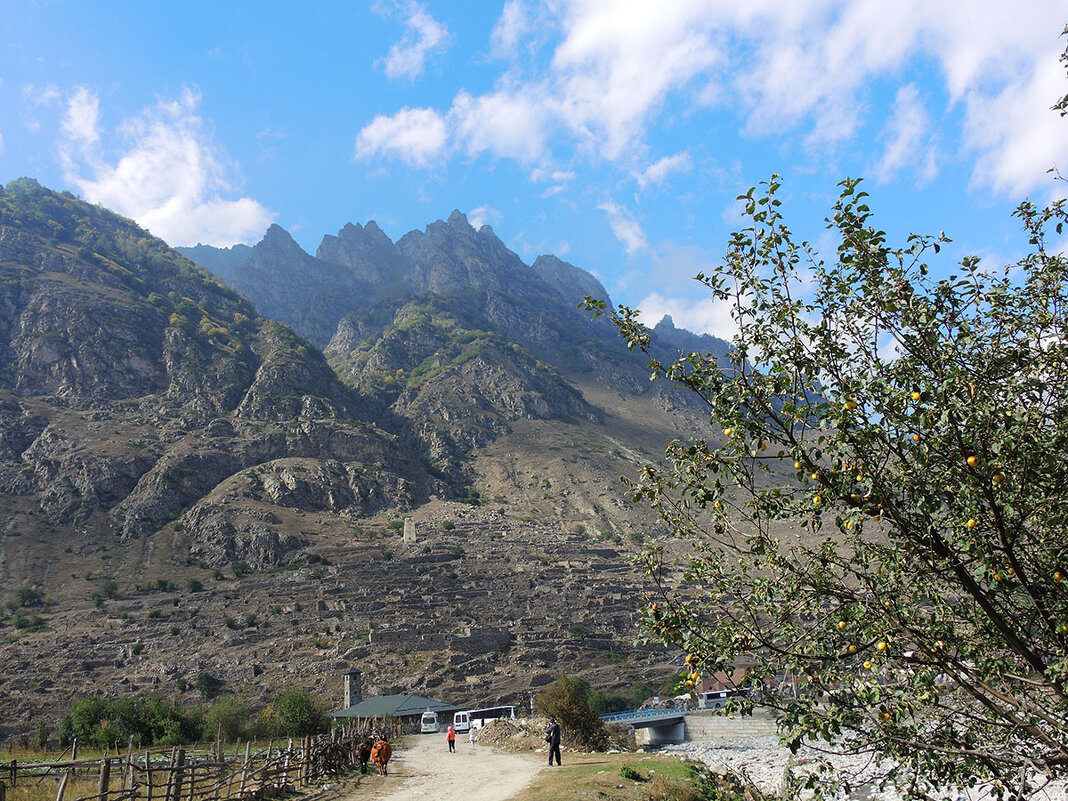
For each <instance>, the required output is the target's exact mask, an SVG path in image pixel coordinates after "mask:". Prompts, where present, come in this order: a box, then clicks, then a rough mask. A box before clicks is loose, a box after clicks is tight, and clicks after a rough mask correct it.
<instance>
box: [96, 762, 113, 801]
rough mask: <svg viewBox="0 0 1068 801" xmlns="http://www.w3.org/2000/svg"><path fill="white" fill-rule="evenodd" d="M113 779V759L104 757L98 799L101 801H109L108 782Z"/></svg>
mask: <svg viewBox="0 0 1068 801" xmlns="http://www.w3.org/2000/svg"><path fill="white" fill-rule="evenodd" d="M110 778H111V759H109V758H108V757H104V758H103V759H101V760H100V785H99V787H98V788H97V798H99V799H100V801H108V780H109V779H110Z"/></svg>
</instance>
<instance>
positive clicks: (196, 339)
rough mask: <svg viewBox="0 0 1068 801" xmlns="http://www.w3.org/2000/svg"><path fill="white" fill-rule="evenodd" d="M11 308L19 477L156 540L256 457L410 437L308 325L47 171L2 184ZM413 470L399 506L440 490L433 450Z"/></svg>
mask: <svg viewBox="0 0 1068 801" xmlns="http://www.w3.org/2000/svg"><path fill="white" fill-rule="evenodd" d="M0 310H2V315H0V353H3V355H4V357H5V358H4V360H3V364H4V369H3V371H2V372H0V393H2V394H3V397H4V400H5V404H4V406H3V409H2V411H0V414H2V415H3V417H2V420H0V424H2V425H3V428H4V430H5V432H7V433H6V436H5V439H6V440H7V441H8V442H10V443H12V445H11V446H10V447H9V451H8V454H7V457H8V458H6V459H5V460H4V461H3V462H2V463H0V476H2V477H3V488H4V489H6V490H7V491H10V492H17V493H19V494H21V495H27V496H32V497H36V498H38V499H39V503H40V506H41V509H42V510H44V511H47V512H49V513H50V514H55V515H57V516H58V518H59V519H60V520H64V521H68V520H70V521H74V520H85V519H88V518H89V517H91V516H93V515H104V516H106V518H107V519H108V520H109V521H110V525H111V526H112V527H113V528H114V530H115V531H116V532H117V533H118V534H119V535H120V536H121V537H123V538H129V537H141V536H145V535H147V534H150V533H152V532H154V531H156V530H158V529H159V528H160V527H161V526H163V525H164V524H165V523H167V522H169V521H170V520H172V519H174V518H175V517H177V516H180V515H182V514H185V513H187V512H190V511H191V510H192V509H193V508H194V506H195V505H196V504H197V503H198V501H199V500H200V499H201V498H203V497H204V495H206V494H207V493H209V492H210V491H211V490H212V488H213V487H214V486H216V485H217V484H218V483H219V482H221V481H223V480H225V479H226V478H228V477H230V476H232V475H233V474H235V473H237V472H239V471H241V470H246V469H249V468H250V467H253V466H255V465H262V464H265V463H269V462H271V461H272V460H274V459H279V458H292V457H295V456H300V457H302V458H308V459H312V460H316V459H322V458H329V459H337V458H345V459H347V460H349V461H359V462H378V461H381V455H382V453H383V452H385V451H388V450H393V449H395V447H396V446H395V445H391V444H388V443H390V442H391V437H390V435H388V434H386V433H385V432H382V431H377V430H375V428H374V426H373V425H371V424H370V423H369V422H367V421H361V420H360V416H361V412H360V407H361V401H360V399H359V398H358V397H357V396H356V395H355V394H354V393H353V392H352V391H351V390H349V389H347V388H346V387H345V386H344V385H343V384H341V383H340V382H339V381H338V380H337V377H336V376H335V374H334V373H333V371H332V370H331V369H330V367H329V366H328V365H327V364H326V362H325V360H324V359H323V357H322V355H321V354H320V353H318V352H317V351H316V350H315V349H314V348H312V347H310V346H308V345H307V344H306V343H305V342H303V341H302V340H300V338H299V337H297V336H296V335H294V334H293V333H292V331H290V330H289V329H287V328H286V327H285V326H282V325H279V324H277V323H273V322H270V321H266V320H263V319H260V318H257V317H256V315H255V312H254V310H253V309H252V306H251V305H250V304H249V303H248V302H247V301H246V300H244V299H243V298H241V297H240V296H238V295H236V294H234V293H233V292H232V291H230V290H228V289H226V288H225V287H224V286H222V284H220V283H219V282H218V281H217V280H216V279H215V278H214V277H213V276H211V275H210V274H208V273H206V272H204V271H202V270H201V269H200V268H197V267H196V266H194V265H193V264H192V263H191V262H188V261H187V260H185V259H184V258H182V257H181V256H179V255H178V254H176V253H175V252H173V251H171V250H170V249H169V248H167V247H166V245H164V244H163V243H162V242H160V241H159V240H155V239H153V238H151V237H150V236H148V235H147V234H146V233H145V232H144V231H142V230H141V229H139V228H137V227H136V226H135V225H134V224H133V223H131V222H130V221H128V220H123V219H122V218H119V217H117V216H115V215H113V214H110V213H108V212H106V211H104V210H102V209H99V208H97V207H94V206H90V205H88V204H85V203H82V202H80V201H77V200H76V199H74V198H73V197H71V196H63V195H57V194H55V193H51V192H48V191H46V190H44V189H42V188H41V187H40V186H38V185H37V184H36V183H34V182H32V181H26V180H23V181H17V182H12V183H11V184H9V185H8V187H7V188H6V189H5V190H4V192H3V194H2V195H0ZM27 420H32V421H33V423H32V424H30V423H27V422H26V421H27ZM216 442H224V443H225V447H221V448H219V447H213V445H214V443H216ZM339 443H341V444H339ZM356 443H358V444H356ZM206 446H207V447H206ZM339 453H340V454H341V455H340V456H339ZM397 469H398V470H399V471H400V476H401V477H403V478H404V480H405V483H406V485H407V486H409V487H410V488H411V489H412V491H413V492H414V493H415V494H414V495H408V496H407V497H402V498H398V503H400V504H401V505H404V504H406V503H411V502H413V501H414V500H417V499H418V498H425V497H426V493H427V492H428V491H429V488H430V486H431V479H430V478H429V477H428V476H427V474H426V473H425V471H424V470H423V468H422V467H421V465H420V463H419V462H418V461H409V462H405V461H403V460H401V461H398V462H397ZM399 480H400V479H399V478H389V479H386V480H384V482H383V483H384V484H388V485H390V486H395V485H396V484H397V483H398V481H399ZM196 519H197V520H201V519H202V516H200V517H197V518H196ZM186 530H187V532H188V534H189V536H190V537H191V538H193V539H196V538H197V536H198V534H199V528H198V526H197V525H195V524H194V521H192V520H191V521H190V525H189V527H187V529H186Z"/></svg>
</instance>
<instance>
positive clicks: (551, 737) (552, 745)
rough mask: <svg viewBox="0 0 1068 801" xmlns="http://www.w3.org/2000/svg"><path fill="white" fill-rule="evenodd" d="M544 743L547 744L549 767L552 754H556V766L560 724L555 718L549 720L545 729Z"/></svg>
mask: <svg viewBox="0 0 1068 801" xmlns="http://www.w3.org/2000/svg"><path fill="white" fill-rule="evenodd" d="M545 742H547V743H548V744H549V767H552V764H553V754H556V764H557V765H559V764H560V724H559V723H557V722H556V718H549V725H548V726H546V727H545Z"/></svg>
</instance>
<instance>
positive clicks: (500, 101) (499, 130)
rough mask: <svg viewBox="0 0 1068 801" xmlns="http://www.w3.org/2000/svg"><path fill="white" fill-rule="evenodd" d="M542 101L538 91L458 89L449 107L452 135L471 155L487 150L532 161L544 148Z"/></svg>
mask: <svg viewBox="0 0 1068 801" xmlns="http://www.w3.org/2000/svg"><path fill="white" fill-rule="evenodd" d="M541 102H542V101H541V98H540V97H539V95H538V93H537V92H527V93H525V95H524V94H513V93H510V92H507V91H500V92H494V93H492V94H485V95H481V96H479V97H473V96H472V95H470V94H468V93H467V92H465V91H461V92H460V93H459V94H457V95H456V99H455V100H454V101H453V104H452V109H451V110H450V111H449V122H450V124H451V127H452V135H453V137H454V138H455V139H456V140H457V141H458V142H460V143H462V146H463V148H464V150H465V151H466V152H467V154H468V155H470V156H478V155H481V154H483V153H489V154H490V155H492V156H495V157H497V158H510V159H515V160H516V161H518V162H520V163H522V164H530V163H533V162H535V161H538V160H539V159H540V158H542V157H543V156H544V155H545V151H546V147H545V129H544V127H543V126H542V120H543V118H544V111H543V110H542V109H541V108H540V105H541Z"/></svg>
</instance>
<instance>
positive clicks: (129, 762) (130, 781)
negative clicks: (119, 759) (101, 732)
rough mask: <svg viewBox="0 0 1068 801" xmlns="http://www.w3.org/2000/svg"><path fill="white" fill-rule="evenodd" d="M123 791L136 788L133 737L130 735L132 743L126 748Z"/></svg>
mask: <svg viewBox="0 0 1068 801" xmlns="http://www.w3.org/2000/svg"><path fill="white" fill-rule="evenodd" d="M122 786H123V789H126V790H132V789H133V786H134V764H133V735H132V734H131V735H130V742H129V744H128V745H127V746H126V775H125V776H124V777H123V782H122Z"/></svg>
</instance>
